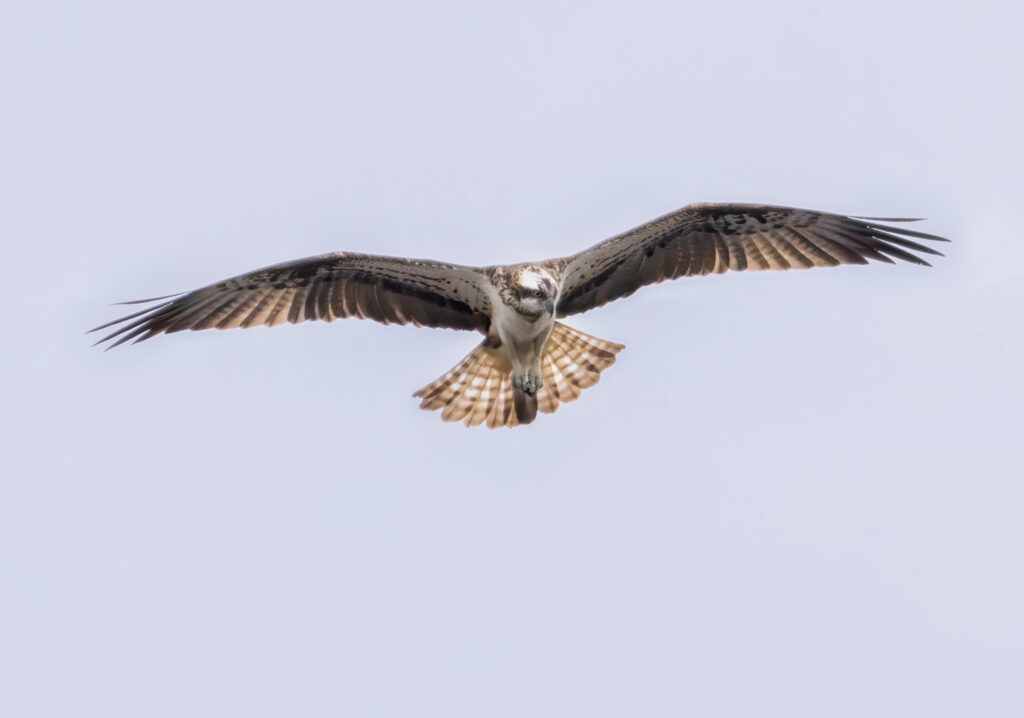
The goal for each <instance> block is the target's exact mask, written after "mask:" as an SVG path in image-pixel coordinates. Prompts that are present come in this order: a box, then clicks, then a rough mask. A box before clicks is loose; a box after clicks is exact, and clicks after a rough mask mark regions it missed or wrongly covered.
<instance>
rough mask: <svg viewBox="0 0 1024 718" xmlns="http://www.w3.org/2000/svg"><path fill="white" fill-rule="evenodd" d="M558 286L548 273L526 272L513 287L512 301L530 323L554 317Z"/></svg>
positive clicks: (523, 272) (517, 278) (522, 273)
mask: <svg viewBox="0 0 1024 718" xmlns="http://www.w3.org/2000/svg"><path fill="white" fill-rule="evenodd" d="M557 294H558V284H557V283H556V282H555V279H554V277H552V276H551V275H550V274H549V273H547V272H542V271H536V270H524V271H522V272H520V273H519V274H518V276H517V277H516V282H515V283H514V284H513V285H512V300H513V306H514V307H515V309H516V311H517V312H518V313H519V314H521V315H522V316H523V317H525V318H526V319H529V320H530V321H536V320H538V319H540V318H541V317H544V316H549V317H550V316H554V314H555V300H556V299H557Z"/></svg>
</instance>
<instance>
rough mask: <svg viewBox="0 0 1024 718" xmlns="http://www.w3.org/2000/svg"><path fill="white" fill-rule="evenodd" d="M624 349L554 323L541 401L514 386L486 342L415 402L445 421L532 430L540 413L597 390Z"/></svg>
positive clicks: (506, 364) (499, 355) (502, 358)
mask: <svg viewBox="0 0 1024 718" xmlns="http://www.w3.org/2000/svg"><path fill="white" fill-rule="evenodd" d="M624 348H625V347H624V346H623V345H622V344H616V343H615V342H609V341H606V340H604V339H599V338H597V337H594V336H591V335H589V334H585V333H583V332H581V331H578V330H576V329H573V328H572V327H568V326H566V325H565V324H562V323H561V322H555V325H554V328H553V329H552V330H551V336H550V337H549V338H548V341H547V344H546V345H545V349H544V356H543V357H542V359H541V369H542V372H543V378H544V386H543V387H541V389H540V391H539V392H537V396H536V397H531V396H529V395H527V394H525V393H523V392H520V391H517V390H516V389H515V388H514V387H513V386H512V364H511V362H510V361H509V360H508V358H507V356H506V354H505V352H503V351H501V350H500V348H499V347H494V346H490V345H489V342H488V341H487V340H485V341H484V342H483V343H482V344H480V346H478V347H477V348H476V349H474V350H473V351H472V352H470V354H469V355H468V356H467V357H466V358H465V359H463V360H462V361H461V362H459V363H458V364H457V365H456V366H454V367H453V368H452V369H451V370H449V371H448V372H446V373H445V374H444V375H442V376H441V377H439V378H438V379H437V380H435V381H434V382H432V383H430V384H428V385H427V386H425V387H423V388H422V389H420V390H419V391H418V392H416V393H415V394H414V395H413V396H415V397H418V398H422V402H421V403H420V408H421V409H427V410H438V409H439V410H441V418H442V419H443V420H445V421H462V422H464V423H465V424H466V426H478V425H480V424H484V423H486V425H487V427H488V428H490V429H496V428H498V427H501V426H509V427H511V426H518V425H519V424H529V423H530V422H532V421H533V420H534V418H535V417H536V416H537V411H538V410H539V411H541V412H543V413H545V414H550V413H552V412H554V411H555V410H556V409H558V407H559V405H560V404H562V403H565V402H569V401H574V400H575V399H577V398H579V396H580V393H581V392H582V391H583V390H584V389H588V388H590V387H592V386H594V385H595V384H596V383H597V382H598V380H600V378H601V372H602V371H604V370H605V369H607V368H608V367H610V366H611V365H612V364H614V363H615V355H616V354H618V353H619V352H620V351H622V350H623V349H624Z"/></svg>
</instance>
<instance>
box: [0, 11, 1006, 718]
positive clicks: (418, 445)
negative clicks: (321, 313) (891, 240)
mask: <svg viewBox="0 0 1024 718" xmlns="http://www.w3.org/2000/svg"><path fill="white" fill-rule="evenodd" d="M950 5H952V4H950ZM1021 20H1022V17H1021V10H1020V9H1019V6H1017V5H1013V4H1011V3H995V2H980V3H973V4H970V5H968V4H960V6H959V7H956V8H953V7H943V6H942V5H941V4H935V3H930V2H920V3H918V2H896V3H893V2H889V1H886V2H881V1H876V0H868V1H867V2H859V3H843V4H830V3H820V2H785V1H784V2H782V3H781V4H780V3H772V4H767V5H766V4H763V3H749V2H708V3H699V4H686V5H683V4H679V3H667V2H633V3H629V4H626V3H603V2H586V3H583V2H578V3H577V2H557V1H552V0H544V1H543V2H532V1H529V0H516V1H515V2H488V3H475V2H432V3H413V2H406V3H388V2H379V3H328V2H289V3H279V4H270V3H251V2H209V1H208V0H204V2H190V1H185V2H177V3H165V4H162V6H156V5H155V4H153V3H136V2H109V1H101V0H96V1H94V2H89V3H76V2H70V1H68V2H41V1H39V0H32V1H27V0H6V1H5V2H4V3H3V5H2V8H0V92H2V97H3V101H2V104H0V143H2V157H0V196H2V198H3V199H2V206H3V209H2V211H0V236H2V238H3V247H4V251H3V256H4V262H5V265H4V266H5V272H4V275H5V279H4V282H3V285H4V286H3V292H4V305H5V306H6V308H7V312H6V332H5V337H6V338H5V340H4V341H5V347H6V350H5V351H4V352H3V353H2V358H0V362H2V368H3V374H4V383H3V386H4V390H3V395H4V400H3V405H4V409H3V412H2V413H0V422H2V427H0V428H2V435H0V436H2V438H0V441H2V443H3V466H4V467H5V469H4V471H3V474H4V476H3V478H2V480H0V570H2V574H3V579H2V580H0V713H2V714H3V715H4V716H12V717H14V716H86V715H88V716H105V717H110V716H140V715H143V716H183V715H189V716H225V715H245V716H264V715H266V716H280V715H307V716H319V715H323V716H338V715H348V716H423V715H427V716H527V715H529V716H574V715H579V716H623V715H643V716H680V715H697V716H786V717H787V718H791V717H793V716H851V717H857V718H862V717H863V716H929V717H934V716H1020V715H1024V682H1022V680H1021V677H1022V675H1024V619H1022V615H1021V614H1022V610H1021V606H1024V577H1022V569H1021V566H1022V556H1021V548H1022V546H1024V522H1022V519H1021V516H1022V514H1024V488H1022V483H1024V482H1022V475H1024V469H1022V466H1021V451H1020V441H1021V429H1022V421H1021V410H1022V397H1024V382H1022V379H1021V367H1022V359H1024V352H1022V347H1024V341H1022V338H1021V337H1022V335H1024V331H1022V330H1024V326H1022V324H1024V322H1022V318H1021V310H1022V306H1024V290H1022V287H1021V274H1022V271H1021V266H1022V263H1024V249H1022V247H1024V242H1022V237H1021V231H1020V220H1019V216H1020V208H1021V202H1022V196H1024V170H1022V169H1021V168H1022V166H1024V150H1022V143H1021V139H1020V132H1021V127H1022V126H1024V100H1022V94H1024V93H1022V89H1021V88H1022V87H1024V51H1022V50H1021V41H1020V33H1019V27H1020V24H1021ZM696 200H728V201H751V202H768V203H778V204H789V205H795V206H803V207H810V208H816V209H824V210H830V211H837V212H843V213H851V214H862V215H863V214H866V215H879V216H908V215H909V216H922V217H927V218H928V221H927V222H925V223H922V224H921V225H920V226H919V228H920V229H922V230H924V231H930V232H936V233H939V234H944V235H947V236H949V237H951V238H953V239H954V240H955V241H954V242H953V243H952V244H950V245H948V246H946V247H944V250H946V252H947V256H946V257H945V258H936V259H937V261H935V266H934V268H933V269H925V268H921V267H917V266H912V265H907V264H901V265H899V266H888V265H880V264H872V265H871V266H869V267H850V268H840V269H835V270H828V271H825V270H815V271H811V272H789V273H770V274H769V273H763V274H756V275H755V274H733V275H728V276H721V277H713V278H702V279H690V280H685V281H679V282H675V283H671V284H668V285H661V286H658V287H655V288H649V289H646V290H643V291H641V292H640V293H639V294H637V295H636V296H634V297H633V298H631V299H629V300H626V301H622V302H617V303H615V304H613V305H610V306H608V307H606V308H604V309H601V310H599V311H595V312H593V313H591V314H587V315H584V316H581V317H578V318H574V319H573V320H572V321H571V322H569V323H570V324H571V325H572V326H576V327H578V328H580V329H582V330H584V331H587V332H590V333H593V334H595V335H597V336H600V337H602V338H605V339H609V340H611V341H617V342H622V343H624V344H626V346H627V349H626V350H625V351H624V352H623V353H622V354H621V355H620V356H619V361H618V363H617V364H616V365H615V366H614V367H612V368H611V369H609V370H608V371H606V372H605V374H604V376H603V378H602V381H601V383H600V384H599V385H598V386H597V387H595V388H593V389H590V390H588V391H586V392H585V393H584V395H583V397H582V398H581V399H580V400H579V401H577V402H575V403H573V404H570V405H567V406H564V407H563V408H561V409H560V410H559V411H558V413H557V414H554V415H552V416H547V415H542V416H541V417H539V420H538V421H537V422H536V423H535V424H534V425H532V426H530V427H526V428H520V429H516V430H503V431H494V432H491V431H487V430H486V429H475V430H469V429H466V428H464V427H462V426H459V425H451V424H444V423H443V422H441V421H440V419H439V417H438V415H437V414H436V413H432V412H431V413H428V412H423V411H420V410H419V409H418V408H417V403H418V402H417V401H416V400H414V399H412V398H411V396H410V395H411V394H412V392H413V391H415V390H416V389H418V388H420V387H421V386H423V385H425V384H427V383H428V382H430V381H431V380H433V379H434V378H436V377H437V376H439V375H440V374H442V373H443V372H445V371H446V370H448V369H449V368H450V367H451V366H452V365H454V364H455V363H456V362H457V361H458V360H459V359H460V358H461V357H463V356H464V355H465V354H466V353H467V352H468V351H469V350H470V349H471V348H472V347H473V346H474V345H475V344H476V343H477V342H478V337H476V336H474V335H471V334H468V333H460V332H445V331H439V330H427V329H415V328H412V327H384V326H380V325H376V324H373V323H370V322H360V321H355V320H349V321H341V322H335V323H333V324H305V325H300V326H294V327H293V326H287V327H282V328H278V329H274V330H266V329H256V330H250V331H232V332H216V331H211V332H201V333H195V334H192V333H189V334H178V335H174V336H170V337H160V338H158V339H156V340H153V341H150V342H146V343H144V344H140V345H138V346H134V347H127V348H125V347H122V348H120V349H118V350H115V351H112V352H109V353H106V354H104V353H102V352H101V351H99V350H98V349H92V348H90V343H91V339H92V338H91V337H85V336H84V335H83V332H84V330H86V329H88V328H90V327H92V326H95V325H97V324H100V323H102V322H105V321H108V320H110V319H112V318H114V317H116V316H118V314H119V313H120V312H121V311H122V309H123V308H118V307H112V306H110V303H111V302H115V301H122V300H129V299H137V298H140V297H150V296H156V295H161V294H168V293H171V292H176V291H181V290H187V289H192V288H195V287H198V286H201V285H205V284H207V283H210V282H212V281H216V280H219V279H222V278H224V277H227V276H231V275H234V274H238V273H240V272H244V271H247V270H250V269H255V268H257V267H261V266H264V265H267V264H272V263H275V262H279V261H284V260H289V259H294V258H298V257H303V256H307V255H312V254H317V253H321V252H326V251H330V250H335V249H346V250H353V251H362V252H371V253H384V254H396V255H404V256H417V257H430V258H436V259H442V260H451V261H455V262H460V263H466V264H491V263H498V262H515V261H523V260H530V259H542V258H547V257H551V256H557V255H564V254H568V253H571V252H574V251H577V250H578V249H581V248H583V247H585V246H588V245H590V244H593V243H594V242H597V241H599V240H601V239H603V238H605V237H607V236H610V235H612V234H616V233H618V232H620V231H622V230H625V229H628V228H630V227H632V226H635V225H637V224H640V223H642V222H644V221H646V220H648V219H650V218H652V217H654V216H657V215H660V214H662V213H664V212H667V211H670V210H672V209H675V208H677V207H679V206H681V205H683V204H686V203H688V202H691V201H696Z"/></svg>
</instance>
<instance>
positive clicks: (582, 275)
mask: <svg viewBox="0 0 1024 718" xmlns="http://www.w3.org/2000/svg"><path fill="white" fill-rule="evenodd" d="M911 221H914V220H910V219H897V218H880V217H845V216H843V215H839V214H830V213H828V212H815V211H813V210H806V209H795V208H792V207H775V206H772V205H757V204H703V203H701V204H691V205H688V206H686V207H683V208H682V209H680V210H678V211H676V212H672V213H671V214H667V215H665V216H664V217H659V218H658V219H656V220H654V221H652V222H648V223H647V224H644V225H642V226H640V227H637V228H636V229H632V230H630V231H628V232H626V233H624V234H620V235H618V236H617V237H612V238H611V239H608V240H605V241H604V242H601V243H600V244H596V245H594V246H593V247H591V248H590V249H586V250H584V251H582V252H580V253H579V254H575V255H573V256H571V257H566V258H564V259H562V260H560V262H561V276H562V287H561V293H560V297H559V301H558V307H557V310H556V311H557V314H558V316H565V315H567V314H577V313H579V312H585V311H587V310H589V309H593V308H595V307H599V306H601V305H602V304H606V303H607V302H610V301H612V300H613V299H619V298H620V297H628V296H629V295H630V294H632V293H633V292H635V291H636V290H637V289H639V288H640V287H642V286H644V285H645V284H655V283H657V282H662V281H664V280H666V279H675V278H677V277H688V276H697V275H703V274H711V273H715V274H721V273H723V272H725V271H726V270H730V269H731V270H734V271H743V270H762V269H806V268H810V267H834V266H836V265H839V264H867V261H868V260H869V259H874V260H878V261H882V262H889V263H892V259H891V258H893V257H894V258H896V259H902V260H904V261H907V262H914V263H915V264H923V265H925V266H928V263H927V262H926V261H924V260H923V259H921V258H920V257H918V256H917V255H916V254H913V252H921V253H924V254H935V255H939V254H940V253H939V252H937V251H935V250H934V249H932V248H931V247H926V246H924V245H923V244H921V243H919V242H915V241H913V240H911V239H908V237H915V238H918V239H926V240H934V241H942V242H946V241H949V240H947V239H945V238H943V237H937V236H935V235H933V234H925V233H924V232H917V231H914V230H911V229H905V228H904V227H894V226H891V225H888V224H881V223H883V222H911ZM908 250H910V251H908ZM940 256H941V255H940Z"/></svg>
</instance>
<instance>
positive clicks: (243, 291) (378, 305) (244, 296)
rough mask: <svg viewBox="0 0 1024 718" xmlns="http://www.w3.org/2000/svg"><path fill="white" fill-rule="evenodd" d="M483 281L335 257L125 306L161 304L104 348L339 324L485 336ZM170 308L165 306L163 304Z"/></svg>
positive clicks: (383, 260)
mask: <svg viewBox="0 0 1024 718" xmlns="http://www.w3.org/2000/svg"><path fill="white" fill-rule="evenodd" d="M488 281H489V280H488V278H487V276H486V275H485V274H484V273H483V272H482V271H481V270H478V269H476V268H473V267H463V266H459V265H451V264H443V263H440V262H432V261H429V260H416V259H400V258H397V257H381V256H375V255H368V254H352V253H348V252H333V253H331V254H324V255H321V256H318V257H309V258H307V259H299V260H296V261H294V262H285V263H284V264H276V265H274V266H271V267H266V268H264V269H258V270H256V271H254V272H249V273H248V274H242V275H239V276H237V277H233V278H231V279H226V280H224V281H222V282H217V283H216V284H211V285H209V286H207V287H203V288H202V289H197V290H195V291H193V292H188V293H184V294H178V295H170V296H167V297H158V298H156V299H143V300H140V301H138V302H126V303H127V304H141V303H151V302H160V303H158V304H156V305H154V306H150V307H148V308H146V309H143V310H142V311H139V312H136V313H134V314H129V315H128V316H126V317H122V318H120V319H116V320H114V321H112V322H108V323H107V324H104V325H102V326H99V327H96V328H95V329H93V330H91V331H99V330H101V329H106V328H108V327H113V326H116V325H119V326H116V329H114V331H112V332H110V333H109V334H107V335H106V336H105V337H103V338H102V339H100V340H99V341H98V342H96V343H97V344H101V343H103V342H107V341H109V342H111V344H110V345H109V346H108V348H112V347H115V346H117V345H119V344H123V343H124V342H126V341H129V340H134V341H135V342H140V341H143V340H144V339H149V338H150V337H153V336H156V335H157V334H163V333H170V332H178V331H182V330H185V329H191V330H198V329H211V328H217V329H230V328H234V327H254V326H258V325H264V326H268V327H273V326H277V325H278V324H282V323H284V322H286V321H287V322H291V323H292V324H296V323H298V322H303V321H307V320H315V319H319V320H323V321H328V322H330V321H333V320H335V319H338V318H340V317H359V318H360V319H374V320H376V321H378V322H382V323H384V324H409V323H411V324H415V325H416V326H426V327H443V328H448V329H467V330H475V331H480V332H483V333H486V332H487V330H488V328H489V326H490V318H489V317H490V306H489V301H488V299H487V295H486V293H485V291H484V287H485V286H486V285H487V284H488ZM161 300H167V301H161Z"/></svg>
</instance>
